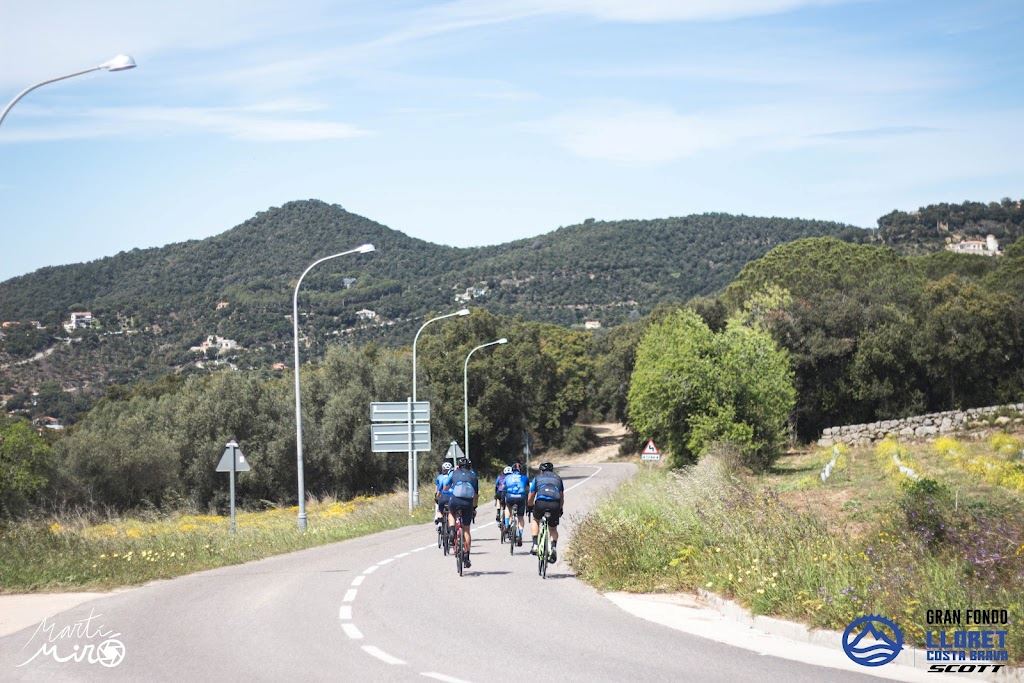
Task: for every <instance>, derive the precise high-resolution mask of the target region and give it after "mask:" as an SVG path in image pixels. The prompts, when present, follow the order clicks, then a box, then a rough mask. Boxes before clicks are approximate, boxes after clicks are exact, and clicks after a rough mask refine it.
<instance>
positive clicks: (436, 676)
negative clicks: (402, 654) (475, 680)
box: [420, 671, 469, 683]
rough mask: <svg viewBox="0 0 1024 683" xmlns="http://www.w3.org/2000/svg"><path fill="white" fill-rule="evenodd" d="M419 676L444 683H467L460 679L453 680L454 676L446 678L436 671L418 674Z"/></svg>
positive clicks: (467, 682)
mask: <svg viewBox="0 0 1024 683" xmlns="http://www.w3.org/2000/svg"><path fill="white" fill-rule="evenodd" d="M420 676H426V677H427V678H433V679H434V680H435V681H445V683H469V681H464V680H462V679H461V678H455V676H446V675H445V674H439V673H437V672H436V671H424V672H422V673H420Z"/></svg>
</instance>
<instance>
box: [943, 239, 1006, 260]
mask: <svg viewBox="0 0 1024 683" xmlns="http://www.w3.org/2000/svg"><path fill="white" fill-rule="evenodd" d="M946 249H948V250H949V251H952V252H953V253H955V254H975V255H978V256H998V255H999V240H997V239H996V237H995V235H988V236H987V237H986V238H985V239H984V240H961V241H960V242H951V243H950V244H947V245H946Z"/></svg>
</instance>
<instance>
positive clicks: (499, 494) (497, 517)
mask: <svg viewBox="0 0 1024 683" xmlns="http://www.w3.org/2000/svg"><path fill="white" fill-rule="evenodd" d="M509 474H512V468H511V467H506V468H505V469H503V470H502V471H501V474H499V475H498V476H497V477H495V478H494V506H495V507H496V508H497V512H495V513H494V521H495V522H499V523H500V522H501V514H502V513H503V512H504V511H505V477H506V476H507V475H509Z"/></svg>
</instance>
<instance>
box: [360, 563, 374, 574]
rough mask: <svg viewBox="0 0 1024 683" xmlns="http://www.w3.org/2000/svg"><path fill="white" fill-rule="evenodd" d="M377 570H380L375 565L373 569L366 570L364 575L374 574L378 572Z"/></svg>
mask: <svg viewBox="0 0 1024 683" xmlns="http://www.w3.org/2000/svg"><path fill="white" fill-rule="evenodd" d="M377 569H378V567H377V565H373V566H372V567H367V568H366V569H364V570H363V574H372V573H374V572H375V571H377Z"/></svg>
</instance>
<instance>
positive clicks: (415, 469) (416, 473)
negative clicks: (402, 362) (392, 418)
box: [409, 308, 469, 505]
mask: <svg viewBox="0 0 1024 683" xmlns="http://www.w3.org/2000/svg"><path fill="white" fill-rule="evenodd" d="M463 315H469V309H468V308H462V309H459V310H457V311H455V312H454V313H449V314H448V315H439V316H437V317H436V318H431V319H430V320H428V321H427V322H425V323H423V324H422V325H421V326H420V329H419V330H417V331H416V336H415V337H413V340H412V402H413V403H415V402H416V342H418V341H419V340H420V332H422V331H423V329H424V328H425V327H426V326H427V325H429V324H430V323H433V322H437V321H438V320H444V319H445V318H454V317H455V316H463ZM417 455H418V453H417V451H415V450H414V451H413V452H412V462H411V463H409V466H410V467H411V468H412V470H411V474H412V476H411V477H410V478H409V480H410V481H411V482H412V499H413V500H412V504H413V505H419V504H420V470H419V458H418V457H417Z"/></svg>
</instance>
